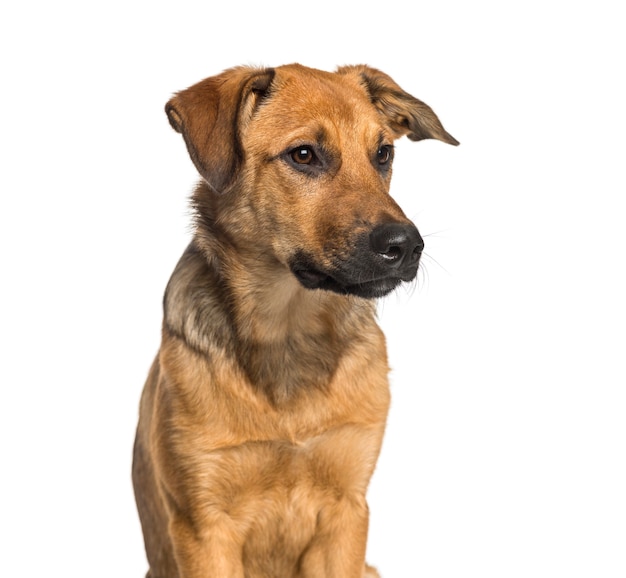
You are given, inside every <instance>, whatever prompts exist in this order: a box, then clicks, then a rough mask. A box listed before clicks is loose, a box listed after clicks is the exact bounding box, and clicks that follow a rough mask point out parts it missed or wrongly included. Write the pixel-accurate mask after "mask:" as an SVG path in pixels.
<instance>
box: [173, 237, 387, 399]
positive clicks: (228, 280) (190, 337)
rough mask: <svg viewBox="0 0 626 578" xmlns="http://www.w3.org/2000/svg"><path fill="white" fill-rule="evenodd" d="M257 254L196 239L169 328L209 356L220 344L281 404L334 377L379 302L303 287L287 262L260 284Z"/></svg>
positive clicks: (181, 268)
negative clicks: (223, 251) (210, 251)
mask: <svg viewBox="0 0 626 578" xmlns="http://www.w3.org/2000/svg"><path fill="white" fill-rule="evenodd" d="M258 258H259V257H258V256H257V257H256V258H255V259H256V262H253V261H252V258H251V262H246V258H245V257H241V256H240V255H238V256H237V258H236V259H235V258H230V259H226V260H225V259H224V258H218V257H210V256H209V257H207V255H206V253H205V252H204V251H202V250H201V249H199V248H198V247H197V245H196V244H195V243H192V244H191V245H190V246H189V247H188V249H187V251H186V252H185V254H184V255H183V257H182V258H181V261H180V263H179V265H178V266H177V268H176V269H175V271H174V273H173V275H172V278H171V280H170V282H169V284H168V288H167V291H166V294H165V299H164V307H165V319H164V326H165V329H166V330H169V331H170V332H172V333H173V334H174V335H176V336H177V337H179V338H182V339H183V340H184V341H185V342H186V343H187V345H188V346H190V347H191V348H192V349H194V350H196V351H197V352H199V353H202V354H205V355H209V356H211V355H213V354H215V353H216V352H215V348H216V347H219V348H220V349H221V352H220V353H221V354H224V353H225V354H226V355H228V356H233V357H236V358H237V359H239V360H240V362H241V364H242V368H243V369H244V371H245V372H246V373H247V375H248V378H249V380H250V383H251V385H252V386H253V387H255V388H256V389H259V390H261V391H263V392H264V393H266V394H267V396H268V397H269V398H270V399H271V400H272V401H273V402H275V403H280V402H283V401H287V400H288V399H289V398H291V397H292V396H293V395H294V394H296V393H297V392H298V391H301V390H302V389H303V388H310V387H322V388H323V387H324V386H325V385H327V384H328V383H329V382H330V380H331V378H332V375H333V373H334V372H335V370H336V368H337V366H338V364H339V361H340V359H341V358H342V356H343V355H344V354H345V353H346V351H347V350H348V349H349V348H350V347H351V346H352V345H353V344H354V343H355V342H357V341H359V340H360V336H359V335H356V334H355V333H354V331H353V330H352V329H351V328H352V327H355V326H361V327H363V322H365V324H366V325H367V323H372V324H373V323H375V321H374V305H373V303H372V302H371V301H366V300H364V299H359V298H356V297H350V296H342V295H337V294H334V293H330V292H327V291H322V290H309V289H305V288H304V287H302V286H301V285H300V283H299V282H298V281H297V279H296V278H295V277H294V276H293V275H292V274H291V272H289V271H288V270H287V269H285V268H284V267H282V268H281V267H279V266H277V267H276V271H275V275H273V276H270V277H269V278H264V279H263V282H259V277H258V275H257V274H255V268H256V267H259V266H261V264H260V263H258ZM262 267H263V270H265V271H267V269H268V263H264V264H262ZM226 295H231V296H232V295H236V299H233V298H232V297H231V298H230V299H228V300H227V299H226ZM312 368H315V371H312V370H311V369H312Z"/></svg>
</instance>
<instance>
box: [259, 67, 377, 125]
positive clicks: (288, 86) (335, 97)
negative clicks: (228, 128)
mask: <svg viewBox="0 0 626 578" xmlns="http://www.w3.org/2000/svg"><path fill="white" fill-rule="evenodd" d="M262 108H263V109H265V110H264V111H263V112H261V113H260V116H261V117H265V119H266V120H267V121H268V122H272V123H273V124H275V123H279V124H280V125H282V126H284V127H287V126H292V127H295V126H298V125H301V126H304V125H307V124H311V125H314V124H316V123H317V124H319V123H323V124H331V125H333V126H335V127H336V128H337V129H341V128H342V127H343V128H345V129H346V130H359V128H361V129H362V130H364V131H366V132H368V133H371V134H372V135H378V134H380V132H381V131H384V129H385V128H386V125H385V123H384V119H383V118H382V116H381V115H380V113H379V112H378V111H377V109H376V107H375V106H374V105H373V104H372V102H371V99H370V97H369V94H368V93H367V90H366V88H365V87H364V86H363V85H362V84H361V83H359V82H358V80H357V79H356V78H354V77H352V76H348V75H341V74H337V73H333V72H325V71H322V70H316V69H312V68H307V67H304V66H301V65H297V64H296V65H286V66H281V67H278V68H277V69H276V74H275V77H274V81H273V83H272V91H271V95H270V97H269V98H268V99H267V101H266V102H265V103H264V106H263V107H262Z"/></svg>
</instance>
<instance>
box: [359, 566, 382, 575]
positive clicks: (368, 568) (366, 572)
mask: <svg viewBox="0 0 626 578" xmlns="http://www.w3.org/2000/svg"><path fill="white" fill-rule="evenodd" d="M363 578H380V574H379V573H378V571H377V570H376V568H372V567H371V566H368V565H367V564H366V565H365V570H363Z"/></svg>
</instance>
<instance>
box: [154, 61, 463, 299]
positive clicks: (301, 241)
mask: <svg viewBox="0 0 626 578" xmlns="http://www.w3.org/2000/svg"><path fill="white" fill-rule="evenodd" d="M166 109H167V112H168V116H169V118H170V122H171V123H172V125H173V126H174V128H176V130H178V131H180V132H182V133H183V136H184V137H185V141H186V143H187V146H188V148H189V152H190V154H191V157H192V159H193V161H194V162H195V164H196V166H197V168H198V169H199V171H200V173H201V174H202V176H203V177H204V179H205V180H206V181H207V183H208V184H209V185H210V186H211V187H212V188H213V191H212V192H208V191H206V190H205V194H210V195H214V196H215V197H216V198H218V197H222V198H224V199H225V200H224V202H223V203H221V204H222V205H223V207H229V209H228V212H229V215H231V218H230V219H229V218H228V217H224V218H223V219H222V223H228V222H229V221H230V224H229V225H223V226H227V227H228V226H229V227H231V228H232V227H238V228H239V229H240V230H241V229H242V228H244V229H248V230H249V231H250V232H251V236H252V237H253V238H251V239H250V242H251V243H253V244H254V245H255V246H257V247H259V248H260V247H263V250H264V251H265V252H267V251H271V253H272V254H273V255H274V256H275V258H276V260H277V261H278V262H279V263H281V264H282V265H283V266H284V267H285V268H287V269H288V270H290V271H291V273H292V274H293V275H295V277H296V278H297V279H298V281H299V282H300V283H301V284H302V285H304V286H305V287H307V288H309V289H326V290H331V291H335V292H338V293H346V294H354V295H358V296H361V297H380V296H382V295H385V294H387V293H389V292H390V291H392V290H393V289H394V288H395V287H396V286H397V285H398V284H400V283H401V282H403V281H411V280H412V279H413V278H414V277H415V275H416V273H417V269H418V264H419V259H420V255H421V252H422V249H423V247H424V244H423V241H422V238H421V237H420V234H419V233H418V231H417V229H416V227H415V225H414V224H413V223H412V222H411V221H410V220H409V219H407V217H406V216H405V215H404V213H403V212H402V210H401V209H400V207H399V206H398V205H397V204H396V203H395V202H394V201H393V199H392V198H391V197H390V196H389V183H390V179H391V166H392V162H393V141H394V140H395V139H396V138H398V137H400V136H402V135H408V136H409V138H411V139H413V140H420V139H423V138H437V139H439V140H442V141H444V142H447V143H450V144H458V143H457V142H456V141H455V139H454V138H453V137H451V136H450V135H449V134H448V133H447V132H446V131H445V130H444V129H443V127H442V126H441V123H440V122H439V120H438V119H437V117H436V116H435V114H434V113H433V112H432V110H431V109H430V108H429V107H428V106H426V105H425V104H424V103H422V102H420V101H418V100H417V99H415V98H413V97H412V96H410V95H408V94H407V93H405V92H404V91H402V89H400V87H399V86H397V85H396V84H395V83H394V82H393V81H392V80H391V79H390V78H389V77H388V76H386V75H384V74H383V73H381V72H379V71H377V70H374V69H371V68H368V67H365V66H356V67H344V68H341V69H339V70H338V71H337V72H336V73H327V72H322V71H318V70H313V69H308V68H305V67H302V66H300V65H289V66H284V67H280V68H276V69H269V70H258V69H250V68H239V69H232V70H229V71H226V72H225V73H223V74H222V75H220V76H218V77H213V78H211V79H207V80H205V81H203V82H202V83H199V84H198V85H195V86H194V87H191V88H190V89H188V90H186V91H183V92H182V93H179V94H178V95H177V96H175V97H174V98H173V99H172V100H171V101H170V102H169V103H168V105H167V107H166ZM226 199H227V200H226ZM214 200H215V199H213V201H214ZM213 201H211V202H207V200H206V199H204V200H203V199H196V206H197V208H198V210H199V211H202V210H203V207H204V208H205V209H207V208H208V207H209V206H211V207H215V206H216V203H215V202H213ZM217 204H220V203H217ZM224 210H225V211H226V210H227V209H224ZM218 218H219V216H218ZM211 219H212V220H213V221H214V220H215V216H214V215H212V216H211ZM252 221H254V224H252ZM254 231H256V233H253V232H254ZM258 231H263V232H264V234H265V238H264V239H261V238H259V237H260V235H259V233H258ZM239 237H240V235H239Z"/></svg>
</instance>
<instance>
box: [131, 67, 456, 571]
mask: <svg viewBox="0 0 626 578" xmlns="http://www.w3.org/2000/svg"><path fill="white" fill-rule="evenodd" d="M166 111H167V115H168V117H169V120H170V123H171V124H172V126H173V127H174V129H175V130H176V131H178V132H180V133H182V135H183V137H184V139H185V142H186V144H187V148H188V150H189V154H190V155H191V158H192V160H193V162H194V163H195V165H196V167H197V168H198V171H199V172H200V174H201V176H202V177H203V181H202V182H201V183H200V184H199V185H198V187H197V189H196V190H195V192H194V195H193V206H194V208H195V212H196V229H195V236H194V238H193V241H192V242H191V244H190V246H189V247H188V249H187V250H186V252H185V253H184V255H183V256H182V258H181V260H180V262H179V263H178V266H177V267H176V269H175V271H174V273H173V275H172V278H171V280H170V282H169V284H168V287H167V290H166V293H165V298H164V322H163V334H162V345H161V349H160V351H159V354H158V356H157V359H156V361H155V362H154V364H153V366H152V369H151V370H150V374H149V376H148V380H147V383H146V386H145V389H144V392H143V397H142V400H141V409H140V418H139V426H138V429H137V439H136V443H135V453H134V464H133V481H134V486H135V494H136V499H137V505H138V509H139V514H140V518H141V523H142V527H143V532H144V538H145V544H146V551H147V556H148V561H149V564H150V570H149V572H148V575H147V576H149V577H151V578H208V577H215V578H225V577H228V578H231V577H232V578H235V577H237V578H244V577H246V578H289V577H296V576H297V577H307V578H324V577H331V576H332V577H335V578H348V577H350V578H357V577H358V578H361V577H363V576H377V575H378V574H377V573H376V571H375V570H374V569H373V568H370V567H369V566H366V565H365V562H364V559H365V546H366V539H367V530H368V507H367V503H366V500H365V494H366V490H367V487H368V483H369V480H370V476H371V475H372V472H373V470H374V466H375V464H376V460H377V458H378V453H379V450H380V446H381V441H382V437H383V431H384V429H385V420H386V416H387V410H388V406H389V389H388V382H387V373H388V366H387V356H386V351H385V341H384V337H383V335H382V333H381V331H380V329H379V327H378V325H377V324H376V321H375V306H374V301H373V298H375V297H380V296H383V295H385V294H387V293H389V292H390V291H392V290H393V289H394V288H395V287H396V286H397V285H398V284H400V283H401V282H403V281H411V280H412V279H414V277H415V275H416V272H417V268H418V262H419V258H420V254H421V251H422V248H423V242H422V239H421V237H420V235H419V233H418V231H417V229H416V228H415V226H414V225H413V223H411V222H410V221H409V219H407V218H406V216H405V215H404V213H403V212H402V210H401V209H400V208H399V207H398V205H397V204H396V203H395V202H394V201H393V200H392V199H391V197H390V196H389V194H388V190H389V180H390V177H391V162H392V158H393V147H392V143H393V141H394V139H396V138H398V137H400V136H402V135H407V136H408V137H409V138H410V139H412V140H420V139H426V138H435V139H439V140H441V141H444V142H446V143H450V144H458V143H457V141H456V140H455V139H454V138H453V137H451V136H450V135H449V134H448V133H447V132H446V131H445V130H444V129H443V127H442V125H441V123H440V122H439V120H438V119H437V117H436V116H435V114H434V113H433V111H432V110H431V109H430V108H429V107H428V106H427V105H425V104H424V103H422V102H420V101H419V100H417V99H415V98H413V97H412V96H410V95H409V94H407V93H406V92H404V91H403V90H402V89H401V88H400V87H399V86H398V85H397V84H396V83H395V82H394V81H393V80H392V79H391V78H389V77H388V76H387V75H385V74H383V73H382V72H380V71H378V70H374V69H372V68H369V67H366V66H347V67H343V68H340V69H338V70H337V72H336V73H328V72H322V71H318V70H312V69H309V68H305V67H303V66H300V65H297V64H294V65H289V66H282V67H279V68H275V69H256V68H247V67H242V68H234V69H231V70H227V71H226V72H224V73H222V74H220V75H218V76H215V77H212V78H208V79H206V80H204V81H202V82H200V83H198V84H196V85H194V86H192V87H191V88H189V89H187V90H184V91H182V92H180V93H178V94H177V95H176V96H174V97H173V98H172V99H171V100H170V102H168V104H167V106H166Z"/></svg>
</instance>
